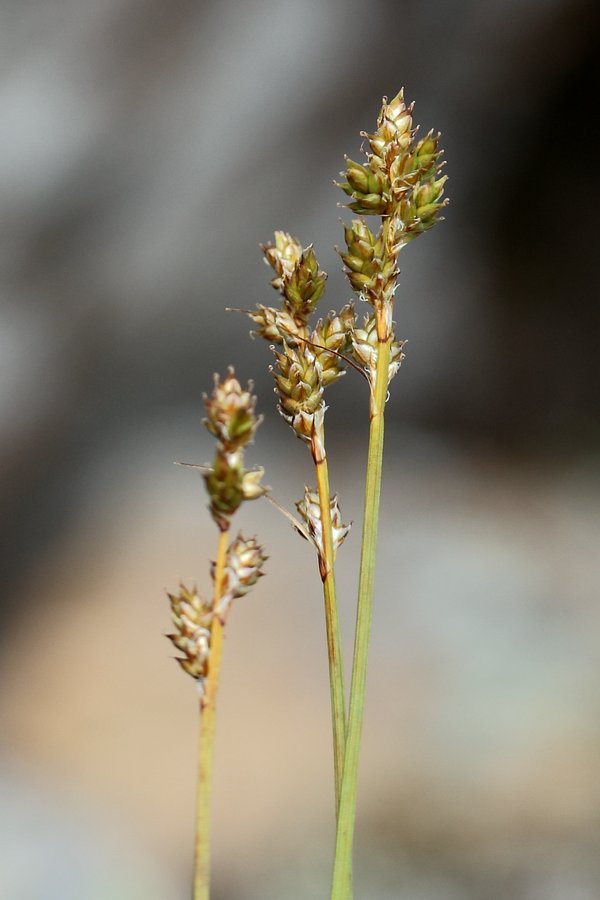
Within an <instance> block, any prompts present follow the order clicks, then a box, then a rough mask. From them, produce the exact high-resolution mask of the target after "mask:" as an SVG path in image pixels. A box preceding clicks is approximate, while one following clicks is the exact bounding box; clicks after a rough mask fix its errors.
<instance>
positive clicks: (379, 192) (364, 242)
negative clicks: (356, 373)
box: [339, 91, 448, 383]
mask: <svg viewBox="0 0 600 900" xmlns="http://www.w3.org/2000/svg"><path fill="white" fill-rule="evenodd" d="M412 110H413V104H411V105H410V106H407V105H406V103H405V101H404V92H403V91H400V92H399V93H398V94H397V95H396V96H395V97H394V98H393V100H391V101H389V102H388V100H387V99H386V98H384V100H383V105H382V107H381V110H380V113H379V116H378V118H377V128H376V130H375V131H374V132H373V134H367V133H366V132H363V134H362V136H363V137H364V138H365V139H366V140H367V142H368V145H369V151H367V152H366V153H365V156H366V161H365V163H364V164H363V163H358V162H354V161H353V160H351V159H347V160H346V171H345V172H342V173H341V174H342V176H343V177H344V178H345V181H343V182H341V183H340V184H339V187H341V188H342V190H343V191H344V193H345V194H346V195H347V196H348V197H349V198H350V202H349V203H348V204H347V206H348V208H349V209H351V210H352V211H353V212H356V213H359V215H362V216H372V215H377V216H381V217H382V222H381V225H380V227H379V229H378V230H377V231H373V230H371V229H370V228H369V226H368V225H367V223H366V222H365V220H364V219H363V218H360V219H354V220H353V221H352V222H351V224H350V225H345V226H344V237H345V241H346V249H345V250H340V251H339V252H340V256H341V257H342V260H343V261H344V264H345V266H346V274H347V276H348V280H349V281H350V284H351V286H352V288H353V290H355V291H356V292H357V293H358V295H359V296H360V298H361V299H362V300H365V301H367V302H368V303H369V304H371V306H372V307H373V313H371V314H370V315H369V316H368V317H367V319H366V320H365V322H364V324H363V327H362V328H360V329H355V330H354V332H353V335H352V351H353V356H354V358H355V359H356V361H357V362H358V363H360V364H361V365H363V366H364V367H365V368H366V371H367V374H368V376H369V378H370V380H371V382H372V383H373V379H374V372H375V368H376V364H377V352H378V350H377V345H378V343H380V342H383V341H387V340H388V339H390V337H392V340H393V321H392V313H393V304H394V294H395V291H396V287H397V277H398V274H399V269H398V265H397V263H398V254H399V253H400V250H401V249H402V247H404V246H405V245H406V244H407V243H409V241H411V240H413V239H414V238H415V237H418V235H419V234H422V233H423V232H424V231H427V230H428V229H429V228H431V227H432V226H433V225H435V223H436V222H438V221H440V219H441V217H440V215H439V213H440V210H441V209H443V207H444V206H445V205H446V204H447V202H448V201H447V200H445V199H442V195H443V192H444V184H445V182H446V177H445V176H441V177H440V170H441V168H442V165H443V163H441V162H440V157H441V154H442V151H441V150H440V149H439V147H438V143H439V138H440V135H439V133H438V134H434V133H433V131H429V132H428V133H427V134H426V135H425V137H423V138H421V139H420V140H417V138H416V133H417V128H413V119H412ZM365 336H366V339H365ZM402 346H403V342H396V341H394V342H393V344H392V362H391V364H390V367H389V378H390V379H391V378H392V377H393V376H394V374H395V373H396V372H397V370H398V368H399V366H400V363H401V361H402V359H403V354H402Z"/></svg>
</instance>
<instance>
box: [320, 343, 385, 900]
mask: <svg viewBox="0 0 600 900" xmlns="http://www.w3.org/2000/svg"><path fill="white" fill-rule="evenodd" d="M391 343H392V337H391V336H389V335H388V336H385V337H384V338H383V339H382V338H381V337H380V338H379V347H378V349H379V352H378V355H377V370H376V378H375V386H374V389H373V394H372V398H371V426H370V431H369V453H368V461H367V478H366V486H365V511H364V519H363V534H362V551H361V559H360V577H359V588H358V608H357V614H356V632H355V637H354V659H353V666H352V684H351V688H350V708H349V712H348V730H347V737H346V753H345V756H344V772H343V777H342V791H341V796H340V808H339V813H338V827H337V835H336V847H335V859H334V866H333V881H332V887H331V900H347V898H348V896H349V888H348V885H349V884H350V875H351V871H352V844H353V838H354V822H355V818H356V792H357V782H358V760H359V753H360V741H361V734H362V724H363V712H364V705H365V687H366V679H367V657H368V651H369V640H370V636H371V618H372V607H373V587H374V583H375V555H376V549H377V526H378V520H379V497H380V492H381V468H382V461H383V420H384V410H385V401H386V397H387V389H388V366H389V360H390V350H391Z"/></svg>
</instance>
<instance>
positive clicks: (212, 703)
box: [193, 531, 229, 900]
mask: <svg viewBox="0 0 600 900" xmlns="http://www.w3.org/2000/svg"><path fill="white" fill-rule="evenodd" d="M228 544H229V531H221V532H220V536H219V546H218V550H217V560H216V565H215V596H214V604H215V606H216V605H217V603H218V601H219V600H220V599H221V593H222V585H223V573H224V570H225V562H226V559H227V547H228ZM222 653H223V626H222V624H221V622H220V620H219V618H218V616H215V617H214V619H213V621H212V626H211V640H210V661H209V669H208V675H207V678H206V686H205V693H204V696H203V697H202V700H201V702H200V723H201V734H200V749H199V754H198V789H197V793H196V848H195V859H194V894H193V900H208V898H209V896H210V825H211V815H210V808H211V794H212V772H213V759H214V747H215V724H216V699H217V690H218V687H219V674H220V671H221V657H222Z"/></svg>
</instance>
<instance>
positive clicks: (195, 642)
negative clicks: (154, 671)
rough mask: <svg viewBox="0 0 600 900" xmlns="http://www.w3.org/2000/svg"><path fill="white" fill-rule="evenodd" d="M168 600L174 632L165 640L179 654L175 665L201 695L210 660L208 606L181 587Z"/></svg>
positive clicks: (209, 610)
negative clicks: (193, 683) (195, 686)
mask: <svg viewBox="0 0 600 900" xmlns="http://www.w3.org/2000/svg"><path fill="white" fill-rule="evenodd" d="M168 597H169V602H170V604H171V614H172V617H173V624H174V625H175V629H176V630H175V632H174V633H173V634H168V635H167V637H168V638H169V640H170V641H172V643H173V644H174V645H175V647H176V648H177V649H178V650H179V652H180V653H182V654H183V656H178V657H176V659H177V662H178V663H179V665H180V666H181V668H182V669H183V670H184V672H187V673H188V675H191V676H192V678H195V679H196V681H197V682H198V687H199V689H200V694H201V695H202V694H203V693H204V679H205V677H206V675H207V672H208V662H209V658H210V637H211V632H210V629H211V622H212V616H213V613H212V603H210V602H208V601H207V600H205V599H204V598H202V597H201V596H200V595H199V594H198V591H197V589H196V588H194V589H193V590H188V588H186V587H185V585H183V584H180V585H179V593H177V594H168Z"/></svg>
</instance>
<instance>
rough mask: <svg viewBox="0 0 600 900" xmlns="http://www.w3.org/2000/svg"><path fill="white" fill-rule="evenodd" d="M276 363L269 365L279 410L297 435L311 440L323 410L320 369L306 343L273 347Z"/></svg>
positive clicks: (321, 374)
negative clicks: (296, 345)
mask: <svg viewBox="0 0 600 900" xmlns="http://www.w3.org/2000/svg"><path fill="white" fill-rule="evenodd" d="M274 353H275V358H276V360H277V367H276V368H275V367H271V372H272V374H273V378H274V379H275V392H276V393H277V395H278V397H279V406H278V409H279V412H280V413H281V415H282V416H283V418H284V419H285V421H286V422H287V423H288V425H289V426H290V427H291V428H293V430H294V431H295V433H296V435H297V436H298V437H299V438H300V439H301V440H303V441H307V442H308V443H310V442H311V441H312V439H313V435H314V432H315V429H316V428H317V427H318V425H319V423H320V421H321V420H322V417H323V413H324V411H325V404H324V401H323V371H322V368H321V364H320V363H319V361H318V359H317V356H316V355H315V353H314V351H313V350H312V348H311V347H309V346H308V344H305V345H304V346H301V347H290V346H289V345H286V344H284V350H283V351H282V352H279V351H277V350H274Z"/></svg>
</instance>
